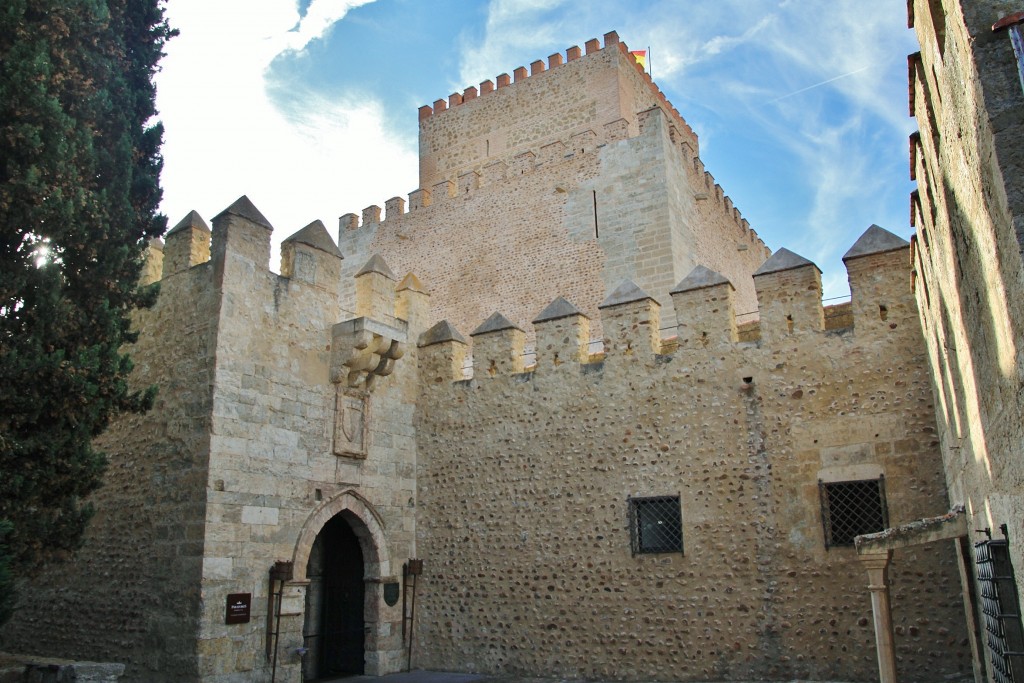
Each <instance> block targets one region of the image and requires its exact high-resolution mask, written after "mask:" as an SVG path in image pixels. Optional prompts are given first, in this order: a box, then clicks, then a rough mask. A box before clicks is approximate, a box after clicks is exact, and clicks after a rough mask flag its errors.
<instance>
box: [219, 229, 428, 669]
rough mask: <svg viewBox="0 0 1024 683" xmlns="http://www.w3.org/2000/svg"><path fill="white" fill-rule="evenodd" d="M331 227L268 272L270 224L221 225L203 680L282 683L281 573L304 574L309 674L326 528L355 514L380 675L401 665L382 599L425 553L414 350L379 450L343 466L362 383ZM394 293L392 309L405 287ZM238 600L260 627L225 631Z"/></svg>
mask: <svg viewBox="0 0 1024 683" xmlns="http://www.w3.org/2000/svg"><path fill="white" fill-rule="evenodd" d="M317 225H318V226H319V231H320V234H319V235H318V236H317V237H318V239H319V241H317V240H313V242H316V243H318V244H320V245H322V246H323V247H324V249H329V250H331V252H328V251H324V249H321V248H317V247H313V246H309V244H304V243H302V242H301V241H299V242H295V243H291V244H290V243H289V240H286V241H285V244H284V245H283V246H282V252H283V253H284V255H285V258H284V260H285V262H286V263H288V264H290V266H289V268H287V269H285V272H283V273H282V275H276V274H274V273H272V272H271V271H270V270H269V258H270V227H269V224H265V223H264V224H261V223H260V222H259V221H255V220H253V219H252V217H251V216H250V215H247V214H246V212H244V211H242V212H235V213H232V209H229V210H228V211H227V212H226V213H225V214H222V215H221V216H220V217H218V218H217V219H215V220H214V229H213V242H214V246H213V249H212V251H213V259H214V261H215V262H218V263H220V264H221V265H219V266H218V269H219V270H221V272H222V276H221V280H220V292H221V296H222V298H223V302H224V303H223V306H222V309H221V314H220V319H219V335H218V338H217V368H216V378H215V382H214V386H213V405H212V423H211V430H212V437H211V442H210V449H211V458H210V472H209V482H208V486H207V495H208V504H207V514H206V520H205V523H206V542H205V558H204V563H203V579H202V597H203V610H202V614H201V630H200V641H199V672H200V674H201V675H202V677H203V680H204V681H210V682H216V683H222V682H223V683H228V682H231V683H241V682H243V681H245V682H248V681H263V680H269V679H270V671H269V663H268V661H267V658H266V655H265V634H266V629H267V627H266V624H267V621H266V620H267V611H268V591H269V574H268V572H269V569H270V567H271V566H272V565H273V564H274V562H275V561H294V562H295V577H294V580H293V581H291V582H289V583H288V584H287V585H286V589H285V599H284V609H283V612H282V614H283V616H282V622H281V631H282V632H281V636H280V642H279V651H278V671H277V678H278V680H296V679H297V678H298V677H299V672H298V670H299V668H300V659H299V657H297V656H296V655H295V651H296V649H297V648H299V647H303V646H309V645H310V643H309V642H308V641H307V640H305V639H304V629H306V632H307V633H308V632H310V631H316V630H319V629H318V628H317V625H316V624H315V621H314V623H313V624H312V625H308V624H304V614H305V612H306V611H307V606H306V603H305V593H306V590H307V587H308V585H309V584H308V582H307V577H306V562H307V561H308V559H309V553H310V550H311V546H312V543H313V541H314V539H315V538H316V534H317V533H318V532H319V531H320V529H321V528H322V526H323V524H324V523H326V522H327V521H328V520H329V519H330V518H331V517H333V516H334V515H335V514H341V513H344V514H345V515H347V518H348V519H349V521H350V523H351V524H352V525H353V529H354V531H355V533H356V535H357V536H359V537H360V540H361V545H362V546H363V554H364V560H365V563H366V577H365V578H366V592H367V602H366V613H365V616H366V626H367V629H368V631H367V633H368V635H367V640H366V648H367V656H366V672H367V673H371V674H381V673H388V672H392V671H397V670H398V668H399V666H400V662H399V658H400V655H401V652H402V647H401V642H400V629H401V607H400V606H395V607H387V606H386V605H385V604H384V602H383V600H382V598H381V591H382V584H383V583H384V582H386V581H398V580H399V579H398V578H397V577H396V573H395V572H396V571H397V572H398V574H397V576H400V574H401V560H402V559H404V558H407V557H414V556H415V554H414V550H415V546H414V538H413V515H414V513H415V504H416V479H415V475H416V471H415V442H414V439H413V438H412V414H413V403H414V401H415V399H416V392H415V389H414V388H415V382H414V380H413V379H411V378H414V377H415V357H416V353H415V349H413V350H412V351H411V352H410V353H409V355H408V357H406V358H402V359H400V360H399V361H397V364H396V366H395V371H394V374H393V375H391V376H388V377H381V378H379V380H378V381H377V382H376V384H375V385H374V387H373V389H372V391H369V392H368V395H369V397H368V399H367V403H366V406H367V407H366V409H365V411H364V412H365V414H366V415H367V416H368V417H367V420H366V423H365V425H366V432H365V434H364V438H365V441H364V443H365V444H366V446H365V452H364V453H363V454H362V455H360V456H358V457H352V456H345V455H336V454H335V451H336V428H337V427H336V425H337V422H336V420H337V419H338V413H337V410H338V406H339V405H340V404H341V403H342V402H343V401H344V396H345V390H346V389H347V388H348V387H347V385H346V384H344V383H340V384H339V383H338V382H337V380H338V379H339V378H337V377H335V376H333V374H332V353H333V350H332V345H334V344H336V343H337V338H336V336H335V335H333V334H332V328H333V326H334V325H335V324H336V323H340V322H342V321H343V320H345V319H348V318H351V317H352V316H351V315H350V314H349V313H347V312H346V311H344V310H343V309H342V307H341V306H340V300H339V298H338V295H337V291H338V288H339V283H340V271H341V259H340V257H339V255H337V254H336V251H337V250H336V248H335V247H334V245H333V243H332V242H330V237H329V235H327V233H326V231H325V230H324V228H323V226H322V225H320V224H317ZM305 230H308V228H307V229H304V231H302V232H300V233H297V235H302V234H304V233H305ZM294 237H295V236H293V238H294ZM293 238H289V239H290V240H291V239H293ZM323 240H326V242H324V241H323ZM218 243H220V244H222V245H224V246H223V247H222V248H221V249H220V250H219V249H218ZM391 292H392V294H391V297H392V298H391V300H390V307H391V312H392V313H394V306H395V303H394V298H393V297H394V294H393V292H394V285H392V287H391ZM390 320H391V322H392V324H394V325H396V326H400V325H403V324H405V323H404V322H403V323H399V322H397V321H395V319H394V318H393V317H391V318H390ZM413 330H414V331H415V327H413ZM410 373H411V374H410ZM356 393H357V394H358V395H360V396H363V395H366V393H367V392H366V391H365V387H364V389H361V390H359V391H357V392H356ZM391 558H397V559H395V560H394V561H392V559H391ZM229 593H252V595H253V607H252V619H251V621H250V623H248V624H230V625H229V624H225V623H224V609H225V607H224V606H225V600H226V596H227V594H229Z"/></svg>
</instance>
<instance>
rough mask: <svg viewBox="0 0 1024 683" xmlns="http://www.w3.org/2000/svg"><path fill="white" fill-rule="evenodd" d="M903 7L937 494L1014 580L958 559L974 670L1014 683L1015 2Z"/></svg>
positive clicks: (1017, 635) (1023, 423)
mask: <svg viewBox="0 0 1024 683" xmlns="http://www.w3.org/2000/svg"><path fill="white" fill-rule="evenodd" d="M909 8H910V25H911V26H913V27H914V28H915V30H916V32H917V35H918V39H919V42H920V44H921V51H920V52H918V53H916V54H913V55H911V56H910V58H909V75H910V114H911V115H912V116H914V117H915V119H916V121H917V124H918V128H919V130H918V132H916V133H915V134H914V135H912V136H911V139H910V160H911V163H910V165H911V176H912V177H913V178H915V179H916V180H917V185H918V189H917V191H915V192H914V194H913V196H912V197H911V220H912V223H913V224H914V225H915V226H916V234H915V235H914V239H913V252H914V261H913V267H914V273H915V294H916V297H917V301H918V306H919V307H920V310H921V321H922V329H923V333H924V339H925V342H926V347H927V350H928V361H929V366H930V368H931V373H932V376H933V382H934V392H935V402H936V416H937V421H938V427H939V431H938V436H939V442H940V447H941V452H942V459H943V462H944V466H945V471H946V480H947V485H948V490H949V498H950V502H951V503H952V504H953V505H955V506H963V508H964V509H965V515H966V523H965V524H963V526H962V528H961V533H960V535H959V536H958V539H959V541H958V542H959V543H960V544H961V545H962V546H963V552H964V554H965V555H967V556H968V557H975V556H977V557H983V556H984V554H985V553H987V552H990V551H992V552H996V553H1002V554H1005V562H1006V564H1005V565H1004V568H1003V570H1002V572H1001V573H1003V574H1005V575H1010V574H1012V573H1013V572H1012V570H1013V569H1014V568H1015V569H1016V575H1017V579H1016V580H1015V581H1014V580H1006V581H1002V582H1001V581H990V580H986V576H987V574H988V570H987V569H986V565H985V564H977V563H975V562H972V563H969V565H972V566H969V567H967V569H969V570H970V571H971V574H969V576H972V577H973V578H972V580H968V581H967V582H965V584H966V588H967V589H968V590H967V593H966V598H967V600H968V603H969V604H970V605H971V609H969V610H968V611H969V614H970V615H971V616H973V617H974V620H973V623H972V626H973V628H974V629H975V630H976V631H978V632H979V633H980V634H982V637H980V638H979V639H978V646H977V648H978V650H979V652H980V655H979V656H978V663H979V669H980V670H979V672H978V675H979V677H982V676H985V677H986V678H985V680H1010V679H1009V678H1007V677H1006V676H1008V675H1012V676H1013V678H1012V680H1024V655H1020V654H1018V655H1016V656H1013V655H1010V656H1005V657H1004V656H999V655H998V654H997V651H998V650H999V649H1000V648H1002V649H1004V650H1006V649H1008V650H1010V651H1016V652H1018V653H1019V652H1021V651H1024V634H1022V632H1021V626H1020V617H1019V615H1020V614H1021V609H1022V608H1024V604H1022V603H1021V602H1020V596H1021V595H1022V590H1021V588H1022V586H1021V580H1020V577H1021V576H1022V572H1024V543H1022V539H1024V464H1022V463H1024V458H1022V454H1024V353H1022V348H1024V268H1022V260H1021V250H1022V248H1024V180H1022V179H1024V175H1022V171H1024V143H1022V139H1024V138H1022V132H1024V91H1022V85H1024V82H1022V80H1021V73H1022V72H1021V63H1020V59H1021V58H1024V55H1021V54H1018V55H1016V56H1015V53H1014V47H1013V45H1012V38H1013V34H1014V33H1016V32H1019V27H1020V21H1021V19H1022V17H1021V16H1019V15H1017V16H1014V15H1013V13H1014V12H1019V11H1020V10H1021V7H1020V5H1019V4H1016V3H1011V2H1000V1H998V0H972V1H970V2H968V1H966V0H915V1H914V2H912V3H910V4H909ZM1007 18H1008V19H1007ZM1003 19H1007V20H1006V21H1003V22H1002V24H1000V20H1003ZM1017 40H1020V36H1019V33H1018V35H1017ZM1021 47H1024V43H1021ZM989 537H991V539H992V541H994V542H995V543H993V544H986V541H988V539H989ZM978 543H982V544H983V545H982V546H981V547H976V548H972V546H975V545H976V544H978ZM987 545H991V546H992V547H991V548H989V547H986V546H987ZM993 600H995V602H993ZM986 612H988V615H986ZM995 613H1001V614H1006V615H1014V614H1016V615H1018V616H1017V617H1016V619H1010V618H1007V619H1006V620H1001V619H999V618H998V617H994V616H993V614H995ZM1014 621H1015V622H1016V623H1013V622H1014ZM993 633H994V634H995V638H993V636H992V635H990V634H993Z"/></svg>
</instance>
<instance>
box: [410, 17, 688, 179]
mask: <svg viewBox="0 0 1024 683" xmlns="http://www.w3.org/2000/svg"><path fill="white" fill-rule="evenodd" d="M627 51H628V48H626V46H625V44H624V43H620V42H619V39H618V36H617V35H616V34H614V33H609V34H607V35H606V36H605V47H604V49H600V44H599V43H598V41H597V40H592V41H588V43H587V44H586V53H585V54H584V53H583V52H582V51H581V50H580V49H579V48H570V49H569V50H568V51H567V52H566V54H565V56H564V59H563V56H562V55H561V54H554V55H551V57H549V58H548V60H547V66H545V64H544V62H543V61H537V62H534V63H533V64H532V65H531V70H530V72H529V73H527V72H526V69H525V68H523V67H520V68H519V69H516V70H514V72H513V76H514V78H510V77H508V75H507V74H502V75H501V76H499V77H498V78H497V79H496V80H497V87H496V88H494V87H493V86H494V84H493V83H492V82H490V81H486V82H485V83H482V84H481V86H480V89H479V90H478V89H477V88H476V87H475V86H474V87H473V88H470V89H467V91H466V92H464V93H462V94H459V93H454V94H452V95H451V96H450V97H449V98H448V101H447V102H445V101H444V100H438V101H437V102H435V103H434V106H433V107H432V108H431V107H424V108H422V109H421V110H420V136H419V139H420V187H425V188H429V187H433V186H434V185H435V184H436V183H438V182H441V181H442V180H450V181H455V180H456V179H457V178H458V177H459V176H461V175H463V174H464V173H466V172H468V171H471V170H473V171H476V172H478V173H483V170H484V168H486V166H488V165H489V164H492V163H495V162H504V163H506V164H511V163H512V162H513V160H514V158H515V157H516V156H517V155H519V154H523V153H525V152H529V151H531V150H533V151H535V152H536V150H537V149H539V148H541V147H543V146H545V145H547V144H549V143H551V142H553V141H555V140H563V141H569V140H572V141H574V142H575V143H578V144H569V145H568V147H567V150H566V151H569V152H574V151H579V150H578V149H574V148H575V147H577V146H585V145H586V144H587V141H588V139H589V138H590V137H592V136H600V135H601V134H602V131H601V130H599V129H598V127H599V126H602V125H603V124H605V123H609V122H613V121H621V122H622V123H623V124H625V125H626V126H627V128H628V130H629V132H630V133H632V134H634V135H635V134H636V130H637V126H636V120H635V117H636V113H637V112H640V111H645V110H647V109H651V108H652V107H661V108H663V110H664V112H665V113H666V115H668V116H670V117H671V118H672V119H673V123H674V125H676V127H677V132H678V135H679V140H678V142H680V143H681V142H683V141H686V142H687V143H688V144H689V145H690V146H691V147H693V149H694V151H696V149H697V137H696V135H694V133H693V131H692V130H690V128H689V126H688V125H686V123H685V121H683V120H682V118H681V117H680V116H679V113H678V112H677V111H675V109H674V108H673V107H672V105H671V104H670V103H669V102H667V101H666V100H665V97H664V95H663V94H662V93H661V92H660V91H659V90H658V88H657V86H656V85H654V84H653V83H652V82H651V78H650V75H649V74H646V73H643V72H642V71H641V70H640V69H639V68H637V65H636V60H635V59H633V57H632V56H630V55H629V54H627ZM488 88H490V90H489V91H488Z"/></svg>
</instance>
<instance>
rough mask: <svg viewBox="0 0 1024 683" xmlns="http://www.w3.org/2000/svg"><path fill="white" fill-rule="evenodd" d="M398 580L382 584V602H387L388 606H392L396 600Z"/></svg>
mask: <svg viewBox="0 0 1024 683" xmlns="http://www.w3.org/2000/svg"><path fill="white" fill-rule="evenodd" d="M398 595H399V593H398V582H397V581H394V582H391V583H385V584H384V602H386V603H387V605H388V607H394V606H395V604H396V603H397V602H398Z"/></svg>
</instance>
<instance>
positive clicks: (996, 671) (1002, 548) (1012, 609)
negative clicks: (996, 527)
mask: <svg viewBox="0 0 1024 683" xmlns="http://www.w3.org/2000/svg"><path fill="white" fill-rule="evenodd" d="M1000 529H1002V532H1003V536H1004V538H1002V539H993V538H992V533H991V530H989V529H985V534H986V535H987V536H988V540H985V541H982V542H980V543H976V544H975V545H974V554H975V558H976V562H977V565H978V583H979V584H980V586H981V611H982V614H983V617H984V620H985V643H986V645H988V650H989V655H990V659H991V662H992V677H993V680H994V681H995V682H996V683H1024V629H1022V628H1021V618H1020V600H1019V599H1018V595H1017V581H1016V579H1015V578H1014V574H1013V565H1012V564H1011V563H1010V542H1009V540H1008V539H1007V538H1006V525H1005V524H1004V525H1002V526H1001V527H1000Z"/></svg>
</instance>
